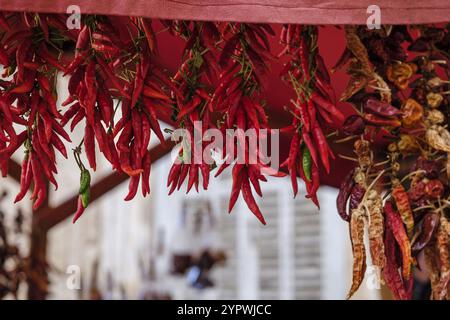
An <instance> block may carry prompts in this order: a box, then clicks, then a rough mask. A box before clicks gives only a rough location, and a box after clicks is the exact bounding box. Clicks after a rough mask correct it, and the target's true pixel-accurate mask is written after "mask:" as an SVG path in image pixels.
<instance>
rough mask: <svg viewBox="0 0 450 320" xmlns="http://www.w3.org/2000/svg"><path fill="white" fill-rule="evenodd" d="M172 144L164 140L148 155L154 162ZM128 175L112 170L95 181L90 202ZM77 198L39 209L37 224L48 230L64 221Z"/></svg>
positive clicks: (125, 178) (75, 196)
mask: <svg viewBox="0 0 450 320" xmlns="http://www.w3.org/2000/svg"><path fill="white" fill-rule="evenodd" d="M173 146H174V142H172V141H170V140H166V143H165V145H162V144H159V145H157V146H155V147H153V148H151V149H150V157H151V159H152V162H153V163H155V162H156V161H157V160H159V159H161V158H162V157H164V156H165V155H166V154H168V153H169V152H170V150H171V149H172V147H173ZM128 178H129V176H128V175H126V174H124V173H118V172H114V173H112V174H110V175H108V176H107V177H105V178H103V179H101V180H100V181H98V182H97V183H95V184H94V185H92V186H91V200H90V203H93V202H94V201H96V200H97V199H100V198H101V197H102V196H103V195H105V194H106V193H108V191H111V190H112V189H114V188H115V187H117V186H118V185H120V184H121V183H122V182H124V181H126V180H128ZM77 200H78V195H77V194H76V195H74V196H73V197H72V198H70V199H69V200H67V201H65V202H64V203H62V204H60V205H59V206H57V207H56V208H49V207H47V208H45V209H43V210H42V211H40V212H39V213H38V214H35V216H36V219H37V220H38V223H39V225H40V226H41V227H42V228H44V229H46V230H48V229H50V228H52V227H53V226H55V225H57V224H58V223H60V222H62V221H64V220H65V219H67V218H68V217H70V216H72V215H73V214H74V212H75V211H76V209H77Z"/></svg>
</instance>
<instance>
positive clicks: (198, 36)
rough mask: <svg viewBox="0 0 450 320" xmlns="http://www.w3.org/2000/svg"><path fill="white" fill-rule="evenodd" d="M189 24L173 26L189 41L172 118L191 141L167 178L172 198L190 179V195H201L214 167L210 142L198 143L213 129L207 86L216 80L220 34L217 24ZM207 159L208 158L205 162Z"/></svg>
mask: <svg viewBox="0 0 450 320" xmlns="http://www.w3.org/2000/svg"><path fill="white" fill-rule="evenodd" d="M186 24H187V22H179V23H178V24H173V25H171V26H170V27H171V29H174V30H173V31H172V32H173V33H174V34H177V35H179V36H181V37H182V38H183V39H185V40H186V45H185V47H184V50H183V61H182V64H181V67H180V69H179V70H178V71H177V73H176V74H175V76H174V77H173V79H172V81H173V83H174V86H175V88H176V90H174V91H172V96H173V97H174V99H175V101H176V104H175V109H174V113H173V118H174V119H176V123H177V125H178V128H183V129H185V130H186V131H187V137H185V139H186V138H187V139H188V141H187V142H186V141H184V142H185V143H183V146H182V148H181V150H180V154H179V157H178V158H177V159H176V160H175V162H174V163H173V165H172V168H171V170H170V174H169V177H168V186H169V187H170V191H169V194H171V193H172V192H173V191H175V189H180V188H181V186H182V185H183V183H184V181H185V179H186V178H187V177H188V183H187V190H186V193H188V192H189V191H190V190H191V188H192V186H195V189H196V190H197V192H198V185H199V180H200V175H201V178H202V181H203V189H205V190H206V189H207V188H208V185H209V175H210V170H211V165H212V164H213V160H212V158H211V156H212V149H211V146H210V144H209V143H208V142H207V141H203V139H201V141H196V140H195V138H196V137H202V136H203V132H205V131H206V130H208V129H210V128H213V127H214V125H213V124H212V122H211V111H210V109H209V108H208V104H209V101H210V100H211V97H210V94H209V92H208V91H209V88H208V86H207V85H205V83H210V84H211V83H213V81H214V80H215V79H216V74H215V70H214V69H213V68H212V66H215V65H217V62H216V61H215V57H214V55H213V54H212V53H211V51H212V50H214V49H215V44H216V42H217V41H218V40H220V34H219V31H218V29H217V27H216V25H215V24H214V23H211V22H193V24H192V27H189V26H188V25H186ZM204 155H205V157H206V158H204Z"/></svg>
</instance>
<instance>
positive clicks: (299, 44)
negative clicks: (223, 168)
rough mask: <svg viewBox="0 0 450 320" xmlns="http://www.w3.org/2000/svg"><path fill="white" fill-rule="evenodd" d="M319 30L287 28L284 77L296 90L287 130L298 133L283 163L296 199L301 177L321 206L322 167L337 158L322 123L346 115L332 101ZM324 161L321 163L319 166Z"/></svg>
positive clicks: (336, 122) (295, 134) (284, 34)
mask: <svg viewBox="0 0 450 320" xmlns="http://www.w3.org/2000/svg"><path fill="white" fill-rule="evenodd" d="M317 40H318V29H317V27H314V26H303V27H302V26H300V25H287V26H284V27H283V32H282V33H281V39H280V42H281V43H282V44H284V45H285V49H284V50H283V52H282V53H281V54H286V55H288V56H289V58H290V59H289V61H288V62H287V63H286V64H285V66H284V68H283V70H282V71H281V74H280V76H281V77H282V78H283V79H284V80H285V81H286V82H287V83H288V84H289V85H290V86H292V88H293V89H294V91H295V93H296V99H295V100H291V102H292V104H291V105H290V106H289V112H290V113H291V114H292V115H293V120H292V124H291V125H290V127H289V128H288V129H287V130H288V131H290V132H292V133H294V135H293V139H292V140H291V147H290V152H289V156H288V158H287V159H286V160H285V161H284V163H283V164H282V166H283V167H286V168H287V169H288V171H289V174H290V176H291V183H292V189H293V192H294V197H295V196H296V195H297V192H298V184H297V175H300V176H301V177H302V179H303V180H304V182H305V184H306V190H307V195H306V197H307V198H311V200H312V201H313V202H314V203H315V204H316V205H317V206H318V207H319V202H318V200H317V195H316V193H317V189H318V187H319V184H320V181H319V179H320V178H319V165H320V163H321V164H322V166H323V168H324V169H325V171H326V172H327V173H328V172H329V170H330V157H331V158H334V155H333V152H332V151H331V149H330V147H329V145H328V142H327V140H326V137H325V135H324V132H323V129H322V126H321V123H320V120H323V121H325V122H326V123H328V124H333V125H337V124H339V123H340V122H341V121H343V118H344V117H343V114H342V113H341V111H340V110H339V109H337V108H336V106H335V105H334V103H333V102H332V94H333V90H332V88H331V84H330V76H329V74H328V71H327V69H326V67H325V64H324V61H323V59H322V57H321V56H320V54H319V53H318V46H317ZM319 159H320V163H319Z"/></svg>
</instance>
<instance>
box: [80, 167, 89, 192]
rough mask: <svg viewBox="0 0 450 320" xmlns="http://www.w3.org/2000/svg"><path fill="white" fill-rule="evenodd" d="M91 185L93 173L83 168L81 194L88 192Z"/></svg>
mask: <svg viewBox="0 0 450 320" xmlns="http://www.w3.org/2000/svg"><path fill="white" fill-rule="evenodd" d="M90 185H91V175H90V173H89V170H86V169H84V170H82V171H81V175H80V191H79V194H83V193H85V192H86V190H88V189H89V187H90Z"/></svg>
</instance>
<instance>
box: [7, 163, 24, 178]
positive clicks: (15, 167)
mask: <svg viewBox="0 0 450 320" xmlns="http://www.w3.org/2000/svg"><path fill="white" fill-rule="evenodd" d="M21 171H22V168H21V167H20V164H18V163H17V162H15V161H14V160H12V159H9V161H8V176H10V177H11V178H13V179H14V180H15V181H16V182H19V183H20V173H21Z"/></svg>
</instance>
